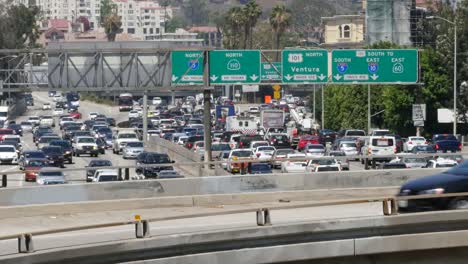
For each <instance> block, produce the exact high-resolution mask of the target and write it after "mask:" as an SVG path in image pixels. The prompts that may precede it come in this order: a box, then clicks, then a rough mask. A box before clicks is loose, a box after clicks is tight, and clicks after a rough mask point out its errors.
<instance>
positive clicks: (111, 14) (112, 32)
mask: <svg viewBox="0 0 468 264" xmlns="http://www.w3.org/2000/svg"><path fill="white" fill-rule="evenodd" d="M100 14H101V25H102V27H104V31H105V33H106V36H107V40H108V41H115V37H116V36H117V33H119V32H120V30H121V29H120V28H121V27H122V20H121V18H120V16H118V15H117V5H116V4H114V3H113V2H112V1H111V0H101V9H100Z"/></svg>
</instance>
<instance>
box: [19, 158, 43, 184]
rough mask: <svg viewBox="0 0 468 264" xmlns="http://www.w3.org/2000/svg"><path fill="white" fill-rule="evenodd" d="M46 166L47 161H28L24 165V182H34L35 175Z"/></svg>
mask: <svg viewBox="0 0 468 264" xmlns="http://www.w3.org/2000/svg"><path fill="white" fill-rule="evenodd" d="M48 166H49V160H48V159H29V160H28V161H27V162H26V164H25V165H24V179H25V181H36V177H37V173H38V172H39V170H40V169H41V168H44V167H48Z"/></svg>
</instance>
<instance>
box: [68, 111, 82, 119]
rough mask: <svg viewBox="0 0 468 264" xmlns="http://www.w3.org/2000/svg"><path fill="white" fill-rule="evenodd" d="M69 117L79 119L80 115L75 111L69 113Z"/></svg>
mask: <svg viewBox="0 0 468 264" xmlns="http://www.w3.org/2000/svg"><path fill="white" fill-rule="evenodd" d="M70 117H72V118H74V119H81V113H80V112H78V111H76V112H71V113H70Z"/></svg>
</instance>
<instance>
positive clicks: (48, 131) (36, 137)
mask: <svg viewBox="0 0 468 264" xmlns="http://www.w3.org/2000/svg"><path fill="white" fill-rule="evenodd" d="M52 133H54V131H53V130H52V128H50V127H38V128H37V129H36V130H35V131H34V134H33V141H34V142H37V140H39V138H41V137H42V136H43V135H45V134H52Z"/></svg>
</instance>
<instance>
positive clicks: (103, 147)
mask: <svg viewBox="0 0 468 264" xmlns="http://www.w3.org/2000/svg"><path fill="white" fill-rule="evenodd" d="M96 144H97V146H98V149H99V153H101V154H105V153H106V148H107V143H106V140H105V139H104V138H101V137H98V138H97V139H96Z"/></svg>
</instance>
